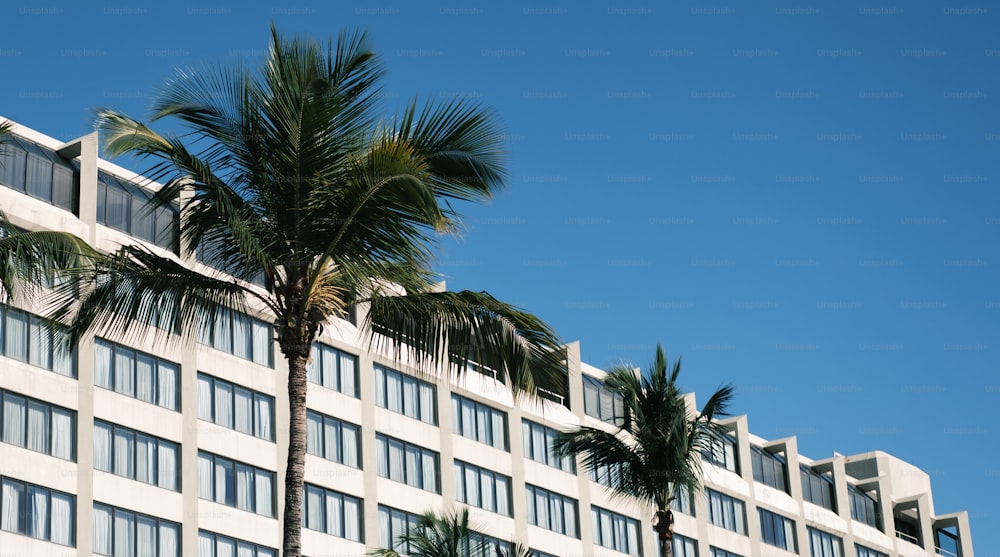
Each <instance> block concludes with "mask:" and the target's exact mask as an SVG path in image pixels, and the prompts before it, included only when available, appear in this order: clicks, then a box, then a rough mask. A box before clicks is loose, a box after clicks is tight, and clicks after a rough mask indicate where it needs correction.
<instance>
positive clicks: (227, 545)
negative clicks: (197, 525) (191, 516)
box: [198, 530, 278, 557]
mask: <svg viewBox="0 0 1000 557" xmlns="http://www.w3.org/2000/svg"><path fill="white" fill-rule="evenodd" d="M234 550H235V552H234ZM277 551H278V550H276V549H272V548H270V547H265V546H262V545H257V544H254V543H250V542H247V541H243V540H237V539H234V538H230V537H227V536H223V535H220V534H216V533H213V532H209V531H207V530H198V557H275V555H277Z"/></svg>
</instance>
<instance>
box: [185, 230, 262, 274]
mask: <svg viewBox="0 0 1000 557" xmlns="http://www.w3.org/2000/svg"><path fill="white" fill-rule="evenodd" d="M209 235H211V238H210V237H209ZM231 238H232V236H231V231H229V230H227V229H222V230H215V231H212V232H210V233H209V234H206V235H205V236H203V237H202V239H201V242H199V243H198V245H197V246H195V249H194V257H195V260H196V261H198V263H201V264H202V265H207V266H209V267H211V268H213V269H215V270H217V271H222V272H223V273H227V274H230V275H232V276H234V277H237V278H239V279H242V280H245V281H247V282H249V283H251V284H256V285H257V286H260V287H261V288H263V287H264V286H265V276H264V270H263V269H261V268H260V267H256V266H254V265H252V264H251V263H250V262H249V261H248V260H247V259H246V258H245V257H241V256H236V257H232V258H231V257H230V255H229V254H227V253H226V250H223V249H221V248H222V246H225V245H226V244H227V243H228V242H230V241H231ZM234 255H235V254H234Z"/></svg>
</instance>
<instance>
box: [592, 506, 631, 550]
mask: <svg viewBox="0 0 1000 557" xmlns="http://www.w3.org/2000/svg"><path fill="white" fill-rule="evenodd" d="M590 516H591V519H592V520H593V524H594V543H596V544H597V545H600V546H603V547H609V548H611V549H614V550H615V551H620V552H622V553H627V554H629V555H633V556H635V557H639V556H640V555H642V543H641V542H640V540H641V536H640V535H639V521H637V520H636V519H634V518H629V517H627V516H625V515H622V514H618V513H616V512H612V511H609V510H606V509H602V508H600V507H591V509H590Z"/></svg>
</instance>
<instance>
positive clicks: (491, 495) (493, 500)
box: [455, 460, 513, 516]
mask: <svg viewBox="0 0 1000 557" xmlns="http://www.w3.org/2000/svg"><path fill="white" fill-rule="evenodd" d="M455 497H456V499H458V500H459V501H460V502H462V503H465V504H466V505H470V506H473V507H479V508H480V509H486V510H488V511H492V512H495V513H497V514H502V515H504V516H513V511H512V509H511V504H510V500H511V479H510V476H504V475H503V474H498V473H496V472H492V471H490V470H486V469H485V468H480V467H478V466H473V465H472V464H469V463H467V462H462V461H461V460H456V461H455Z"/></svg>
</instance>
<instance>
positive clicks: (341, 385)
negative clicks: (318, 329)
mask: <svg viewBox="0 0 1000 557" xmlns="http://www.w3.org/2000/svg"><path fill="white" fill-rule="evenodd" d="M357 361H358V357H357V356H355V355H353V354H348V353H346V352H342V351H340V350H337V349H336V348H334V347H332V346H328V345H326V344H322V343H319V342H317V343H313V345H312V354H311V356H310V358H309V362H308V363H307V364H306V377H307V378H308V379H309V381H310V382H311V383H315V384H317V385H322V386H324V387H326V388H328V389H333V390H335V391H338V392H341V393H344V394H345V395H347V396H352V397H355V398H357V397H358V377H357V373H358V366H357Z"/></svg>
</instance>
